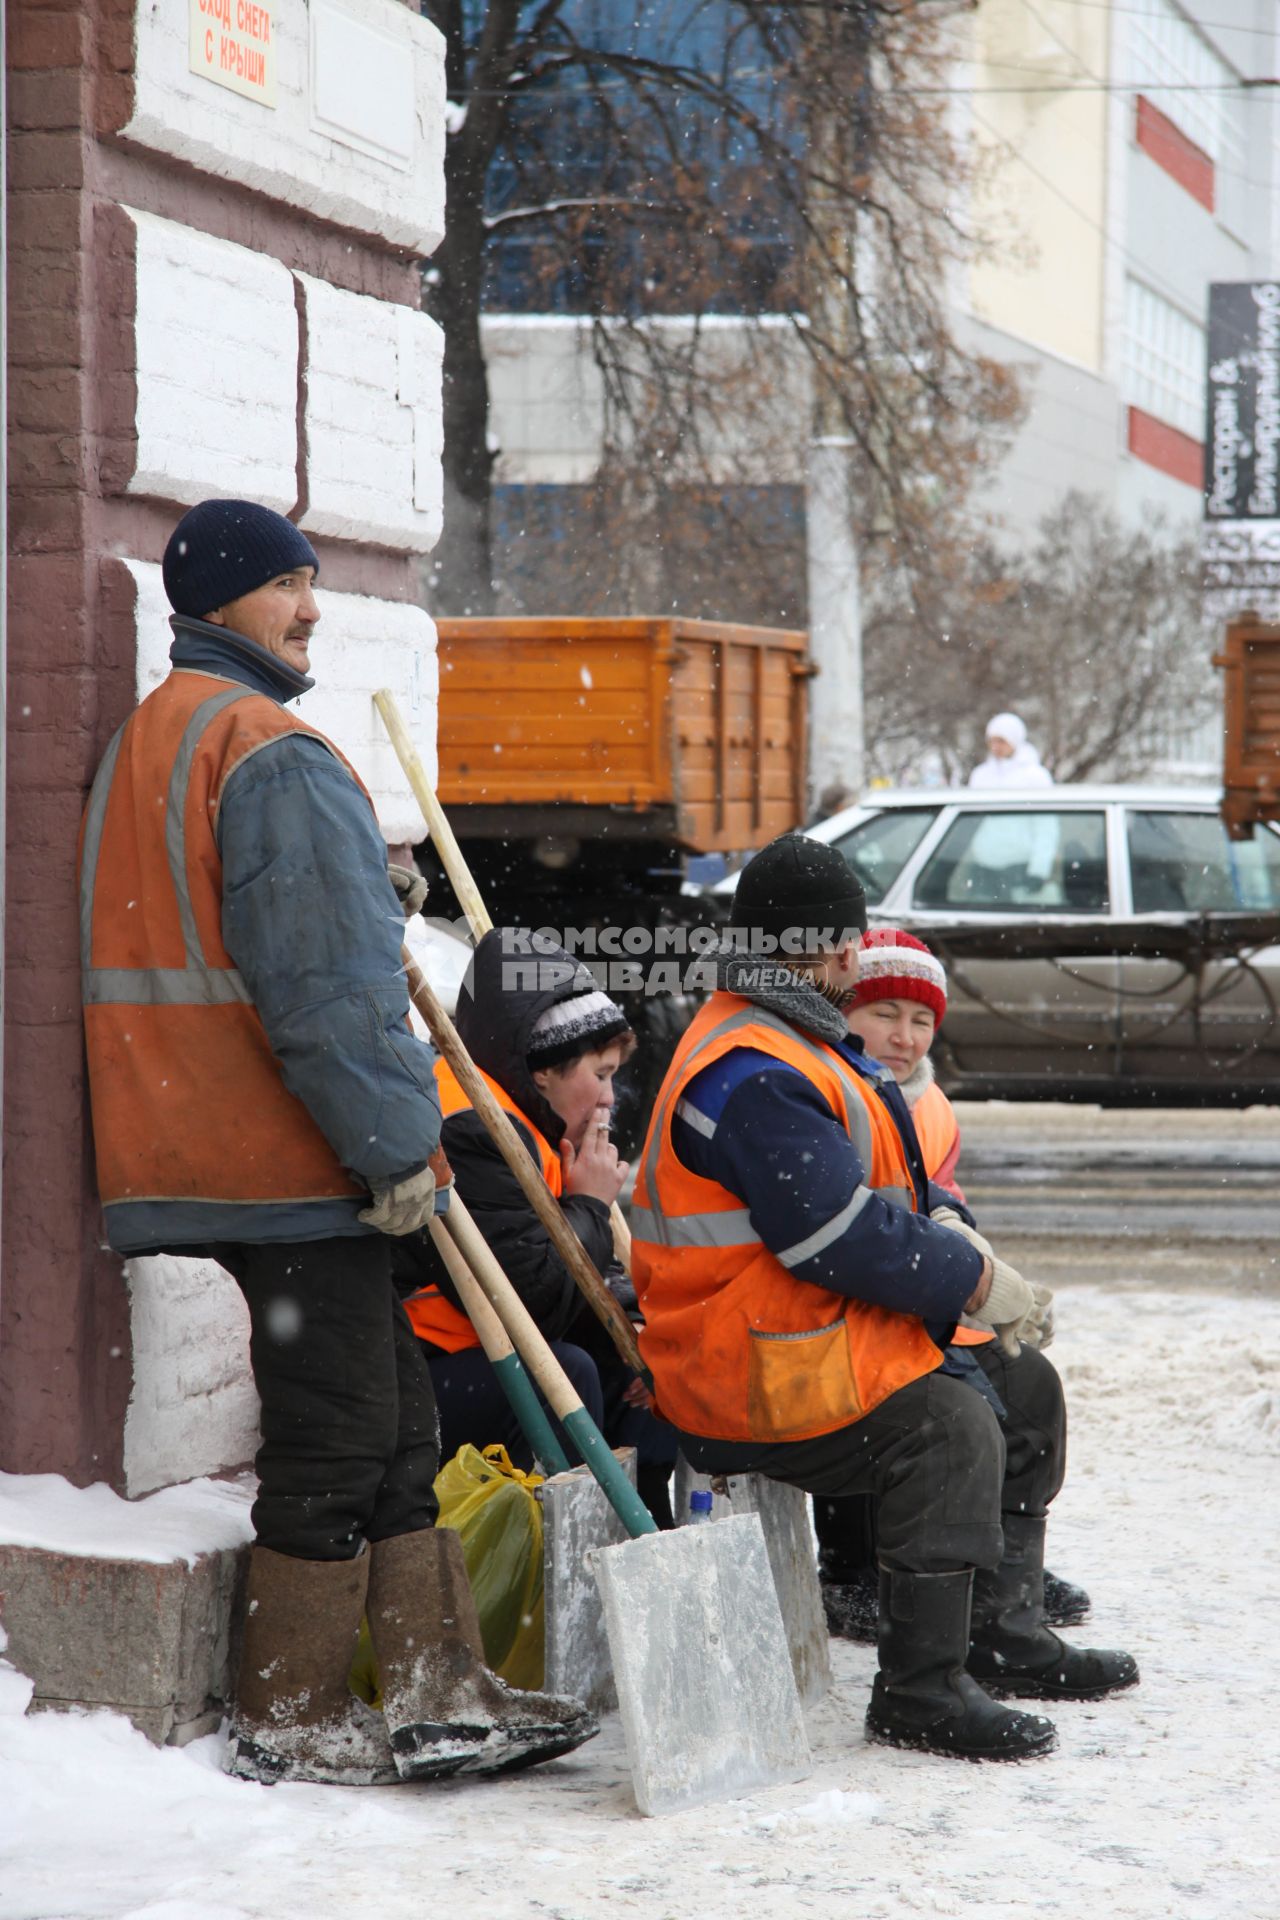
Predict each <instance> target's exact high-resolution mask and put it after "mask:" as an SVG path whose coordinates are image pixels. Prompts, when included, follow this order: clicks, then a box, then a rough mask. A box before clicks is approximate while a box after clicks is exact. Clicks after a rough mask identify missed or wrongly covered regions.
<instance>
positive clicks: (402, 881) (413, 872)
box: [387, 860, 427, 920]
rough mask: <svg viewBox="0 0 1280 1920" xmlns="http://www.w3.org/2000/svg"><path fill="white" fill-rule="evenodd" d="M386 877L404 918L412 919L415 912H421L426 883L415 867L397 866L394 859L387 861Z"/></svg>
mask: <svg viewBox="0 0 1280 1920" xmlns="http://www.w3.org/2000/svg"><path fill="white" fill-rule="evenodd" d="M387 878H388V880H389V881H390V882H391V884H392V886H393V887H394V888H395V890H396V899H397V900H398V901H399V902H400V905H401V906H402V907H403V908H404V917H405V919H406V920H412V918H413V916H414V914H415V913H421V912H422V906H423V902H424V901H425V900H426V897H427V883H426V881H425V880H424V879H423V877H422V875H421V874H420V873H419V872H418V870H417V868H416V867H398V866H397V865H396V863H395V861H394V860H388V862H387Z"/></svg>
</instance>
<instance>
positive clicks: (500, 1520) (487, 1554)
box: [436, 1446, 545, 1687]
mask: <svg viewBox="0 0 1280 1920" xmlns="http://www.w3.org/2000/svg"><path fill="white" fill-rule="evenodd" d="M541 1485H542V1475H541V1474H539V1473H522V1472H521V1471H520V1469H519V1467H514V1466H512V1464H511V1460H510V1457H509V1456H508V1454H507V1450H506V1448H505V1447H498V1446H494V1447H486V1448H485V1450H484V1452H483V1453H480V1452H479V1451H478V1450H477V1449H476V1448H475V1447H459V1448H458V1451H457V1453H455V1454H454V1456H453V1459H452V1460H450V1461H448V1462H446V1464H445V1465H444V1466H443V1467H442V1468H441V1469H440V1471H439V1473H438V1474H437V1475H436V1499H437V1500H438V1501H439V1502H440V1518H439V1521H438V1525H440V1526H442V1527H454V1528H456V1530H457V1531H458V1532H459V1533H460V1534H461V1535H462V1553H463V1557H464V1559H465V1560H466V1563H467V1574H468V1577H469V1578H470V1581H471V1591H472V1592H473V1593H474V1594H475V1597H476V1606H477V1607H478V1609H479V1612H480V1631H481V1633H482V1634H483V1635H484V1653H485V1659H486V1660H487V1661H488V1663H489V1665H490V1666H491V1667H492V1668H493V1671H494V1672H495V1673H496V1674H498V1675H500V1676H501V1678H502V1679H503V1680H506V1681H507V1682H508V1683H509V1684H510V1685H511V1686H513V1687H540V1686H541V1685H542V1675H543V1666H544V1659H545V1645H544V1626H543V1610H542V1605H543V1595H542V1507H541V1505H540V1504H539V1502H538V1501H537V1500H535V1499H534V1497H533V1489H534V1488H535V1487H540V1486H541Z"/></svg>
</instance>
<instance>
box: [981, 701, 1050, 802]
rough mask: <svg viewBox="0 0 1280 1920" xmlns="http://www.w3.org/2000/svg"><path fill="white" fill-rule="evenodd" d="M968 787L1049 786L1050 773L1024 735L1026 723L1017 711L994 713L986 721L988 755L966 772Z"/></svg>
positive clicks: (1025, 734) (1025, 733)
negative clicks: (992, 717) (992, 716)
mask: <svg viewBox="0 0 1280 1920" xmlns="http://www.w3.org/2000/svg"><path fill="white" fill-rule="evenodd" d="M969 785H970V786H971V787H1051V786H1052V785H1053V775H1052V774H1051V773H1050V772H1049V769H1048V768H1047V767H1045V766H1042V765H1041V764H1040V755H1039V754H1038V753H1037V752H1036V749H1035V748H1034V747H1033V746H1032V744H1031V742H1030V741H1029V740H1028V739H1027V728H1026V723H1025V721H1023V720H1020V719H1019V718H1018V716H1017V714H1016V713H997V714H996V715H995V717H994V719H991V720H988V722H987V757H986V759H985V760H984V761H983V762H982V764H981V765H980V766H977V767H975V768H974V770H973V772H972V773H971V774H970V775H969Z"/></svg>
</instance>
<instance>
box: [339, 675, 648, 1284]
mask: <svg viewBox="0 0 1280 1920" xmlns="http://www.w3.org/2000/svg"><path fill="white" fill-rule="evenodd" d="M373 704H374V706H375V707H376V708H377V709H378V712H379V713H380V714H381V715H382V724H383V726H384V727H385V728H386V730H387V738H388V739H389V740H390V742H391V744H392V746H393V747H394V748H395V750H396V758H397V759H398V760H399V762H400V765H401V766H402V767H403V769H404V775H405V779H406V780H407V781H408V782H409V785H410V787H411V788H412V789H413V797H414V799H415V800H416V801H417V803H418V805H419V806H420V807H421V809H422V817H423V819H424V820H425V821H426V823H427V832H428V833H429V834H430V835H431V839H432V842H433V844H434V846H435V850H436V852H437V853H438V854H439V855H440V864H441V865H442V866H443V868H444V870H445V872H446V873H447V874H448V876H449V884H450V885H451V886H452V888H453V890H454V892H455V893H456V894H457V896H458V904H459V906H460V907H461V908H462V911H463V912H464V913H465V914H466V916H467V925H468V926H469V927H470V928H471V937H472V939H473V940H475V941H477V942H478V941H480V940H482V939H483V938H484V936H485V934H486V933H489V932H490V931H491V930H492V928H493V921H492V920H491V919H490V918H489V910H488V908H487V907H486V906H485V904H484V897H483V895H482V894H481V892H480V889H479V887H478V886H477V885H476V883H475V879H474V877H473V876H472V872H471V869H470V867H469V866H468V865H467V862H466V856H465V855H464V853H463V851H462V848H461V847H460V846H459V845H458V841H457V837H456V835H455V834H454V831H453V828H452V827H451V826H450V825H449V816H448V814H447V813H446V812H445V810H444V808H443V807H442V806H441V805H440V800H439V797H438V795H437V794H436V791H435V788H434V787H433V786H432V784H431V782H430V781H429V780H428V778H427V770H426V768H425V767H424V766H423V764H422V760H421V758H420V757H419V754H418V750H417V748H416V747H415V746H414V744H413V741H412V739H411V738H410V736H409V729H408V728H407V727H406V726H405V724H404V721H403V719H402V718H401V715H400V709H399V707H398V706H397V705H396V701H395V695H394V694H393V693H391V692H390V691H389V689H388V688H386V687H379V689H378V691H377V692H376V693H375V694H374V696H373ZM609 1225H610V1227H611V1228H612V1229H613V1250H614V1252H615V1254H616V1255H617V1257H618V1259H619V1261H620V1262H621V1264H622V1266H623V1267H624V1268H625V1269H626V1271H627V1272H628V1273H630V1272H631V1229H630V1228H629V1227H628V1225H627V1221H626V1216H625V1214H624V1213H623V1211H622V1208H621V1207H620V1206H619V1205H618V1203H617V1201H616V1200H615V1201H614V1203H613V1205H612V1206H611V1207H610V1209H609Z"/></svg>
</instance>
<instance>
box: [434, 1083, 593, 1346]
mask: <svg viewBox="0 0 1280 1920" xmlns="http://www.w3.org/2000/svg"><path fill="white" fill-rule="evenodd" d="M477 1071H478V1072H480V1073H481V1078H482V1079H483V1080H484V1083H485V1085H486V1086H487V1087H488V1089H489V1091H490V1093H491V1094H492V1095H493V1097H494V1099H495V1100H496V1101H497V1103H498V1105H499V1106H500V1107H502V1108H503V1109H504V1110H505V1111H506V1112H507V1113H509V1114H510V1115H511V1117H512V1119H513V1120H518V1121H519V1122H520V1125H521V1126H522V1127H523V1128H524V1129H525V1131H526V1133H529V1134H532V1136H533V1144H534V1146H535V1147H536V1148H537V1152H538V1168H539V1171H540V1172H541V1174H542V1177H543V1179H544V1180H545V1181H546V1183H547V1185H548V1186H549V1187H550V1189H551V1191H552V1193H553V1194H554V1195H555V1197H556V1199H557V1200H558V1199H559V1198H560V1194H561V1190H562V1187H563V1182H564V1170H563V1167H562V1165H561V1161H560V1155H559V1154H558V1153H557V1152H556V1150H555V1148H554V1147H553V1146H552V1144H551V1142H550V1141H549V1140H548V1139H547V1138H546V1136H545V1134H541V1133H539V1131H538V1129H537V1128H536V1127H535V1126H534V1124H533V1122H532V1120H530V1119H529V1118H528V1116H527V1115H526V1114H523V1113H521V1111H520V1109H519V1107H518V1106H517V1105H516V1103H515V1101H514V1100H513V1099H512V1098H511V1095H510V1094H509V1093H508V1092H507V1090H506V1088H505V1087H500V1086H499V1085H498V1082H497V1081H496V1080H494V1079H492V1078H491V1076H490V1075H489V1074H487V1073H484V1072H483V1071H482V1070H481V1069H477ZM435 1073H436V1087H437V1088H438V1090H439V1094H440V1113H441V1116H442V1119H444V1120H447V1119H448V1118H449V1115H450V1114H451V1113H463V1112H465V1111H468V1110H469V1109H470V1106H471V1102H470V1100H469V1099H468V1098H467V1095H466V1092H465V1090H464V1088H463V1086H462V1083H461V1081H460V1080H459V1079H458V1076H457V1075H456V1074H455V1072H454V1071H453V1068H452V1067H451V1066H450V1065H449V1063H448V1061H447V1060H443V1059H442V1060H437V1061H436V1068H435ZM405 1312H406V1313H407V1314H408V1316H409V1318H410V1320H411V1321H412V1323H413V1330H414V1332H415V1333H416V1334H417V1336H418V1338H419V1340H427V1341H429V1342H430V1343H431V1345H432V1346H433V1347H440V1348H441V1349H442V1350H443V1351H444V1352H445V1353H461V1352H462V1351H463V1349H464V1348H466V1347H478V1346H479V1345H480V1340H479V1336H478V1335H477V1333H476V1330H475V1328H474V1327H473V1326H472V1324H471V1322H470V1320H468V1318H467V1316H466V1314H465V1313H462V1312H461V1311H460V1310H459V1309H458V1308H457V1307H455V1306H454V1305H453V1302H452V1301H450V1300H446V1299H445V1297H444V1295H443V1294H442V1293H441V1291H440V1289H439V1287H424V1288H423V1289H422V1292H421V1293H415V1294H413V1295H412V1296H411V1297H410V1298H409V1299H408V1300H406V1301H405Z"/></svg>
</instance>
